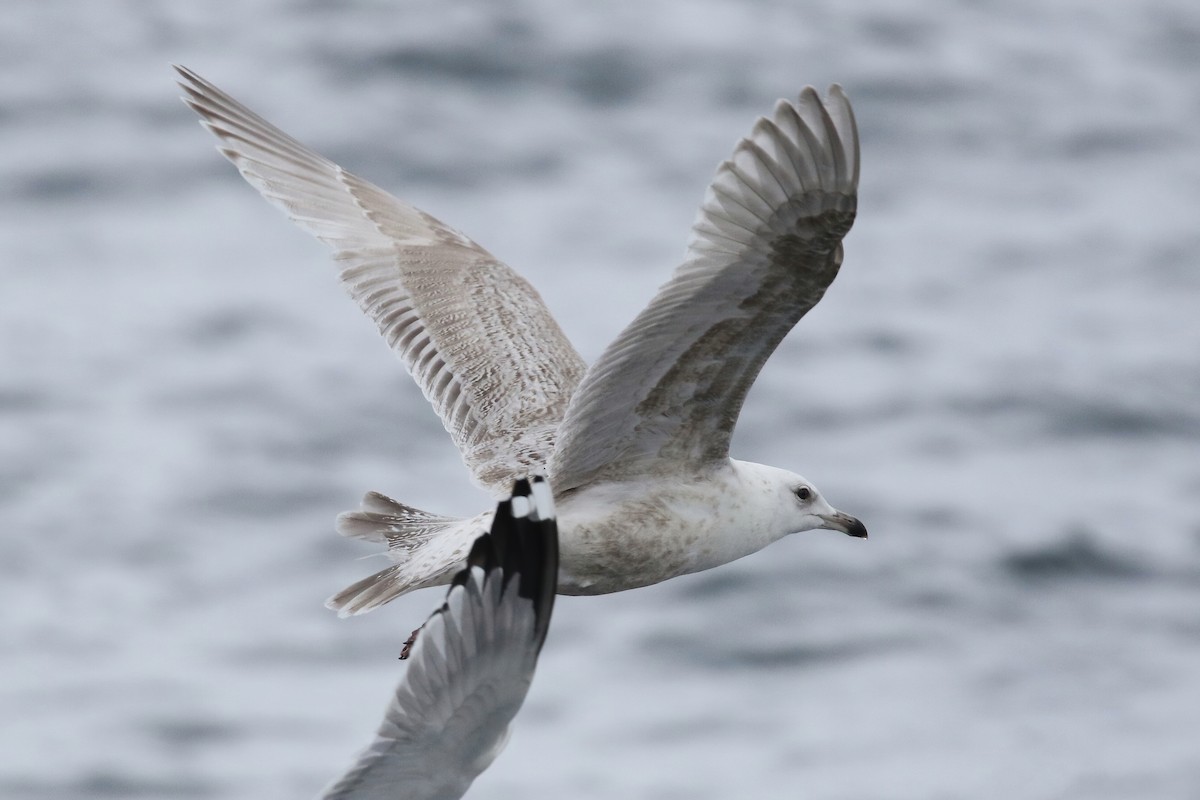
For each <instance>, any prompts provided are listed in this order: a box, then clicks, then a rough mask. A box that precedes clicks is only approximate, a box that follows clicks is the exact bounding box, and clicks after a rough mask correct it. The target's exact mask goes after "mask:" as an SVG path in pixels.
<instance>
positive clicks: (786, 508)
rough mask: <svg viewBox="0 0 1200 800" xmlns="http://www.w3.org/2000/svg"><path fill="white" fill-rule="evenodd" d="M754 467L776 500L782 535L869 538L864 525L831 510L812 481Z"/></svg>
mask: <svg viewBox="0 0 1200 800" xmlns="http://www.w3.org/2000/svg"><path fill="white" fill-rule="evenodd" d="M739 466H740V465H739ZM753 467H754V469H753V470H752V472H753V474H754V477H755V478H757V479H758V480H760V481H762V482H763V484H764V488H765V489H767V491H768V493H769V494H770V495H771V497H772V498H773V500H774V503H773V505H774V506H775V517H776V522H777V525H778V526H779V528H780V529H781V533H780V535H787V534H789V533H800V532H801V531H813V530H828V531H841V532H842V533H844V534H846V535H847V536H853V537H855V538H856V539H865V538H867V528H866V526H865V525H863V524H862V522H860V521H859V520H858V519H857V518H856V517H852V516H850V515H849V514H847V513H845V512H844V511H838V510H837V509H836V508H834V507H833V506H831V505H830V504H829V502H828V501H827V500H826V499H825V498H824V497H822V496H821V492H820V491H818V490H817V487H816V486H813V483H812V481H810V480H808V479H807V478H805V477H804V476H802V475H797V474H796V473H794V472H788V471H787V470H784V469H778V468H776V467H765V466H763V465H761V464H754V465H753Z"/></svg>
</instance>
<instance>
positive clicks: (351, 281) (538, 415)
mask: <svg viewBox="0 0 1200 800" xmlns="http://www.w3.org/2000/svg"><path fill="white" fill-rule="evenodd" d="M175 69H176V70H177V71H178V72H179V75H180V76H181V78H182V80H181V81H180V86H182V88H183V90H184V91H185V92H186V96H185V98H184V100H185V101H186V102H187V104H188V105H189V106H191V107H192V108H193V109H194V110H195V111H196V112H197V113H198V114H200V116H201V118H202V121H203V123H204V125H205V127H207V128H208V129H209V130H210V131H212V133H213V134H215V135H216V136H217V138H218V139H220V140H221V145H220V147H219V148H218V149H219V150H220V152H221V153H222V155H224V156H225V157H226V158H228V159H229V160H230V161H232V162H233V163H234V165H235V166H236V167H237V168H238V171H239V172H241V173H242V176H243V177H244V178H245V179H246V180H247V181H248V182H249V183H250V185H251V186H253V187H254V188H255V189H257V190H258V191H259V192H260V193H261V194H262V196H263V197H264V198H266V199H267V200H268V201H269V202H271V203H272V204H274V205H276V206H279V207H280V208H282V209H283V210H284V212H285V213H287V215H288V216H289V217H291V219H292V220H293V221H295V222H296V224H298V225H299V226H300V227H302V228H304V229H305V230H306V231H308V232H309V233H311V234H312V235H313V236H316V237H317V238H318V239H320V240H321V241H323V242H325V243H326V244H328V245H329V246H330V247H332V248H333V249H334V250H335V251H336V252H335V256H334V258H335V259H336V261H337V262H338V264H339V266H340V267H341V280H342V284H343V285H344V286H345V287H346V290H347V291H348V292H349V293H350V295H351V296H352V297H353V298H354V300H355V301H357V303H358V305H359V306H360V307H361V308H362V310H363V311H364V312H365V313H366V314H367V316H369V317H370V318H371V319H372V320H374V321H375V324H376V325H377V326H378V327H379V331H380V333H382V334H383V336H384V338H385V339H386V340H387V342H388V344H389V345H390V346H391V347H392V349H393V350H394V351H395V352H396V353H397V355H399V356H400V358H401V360H402V361H403V362H404V365H405V366H406V367H407V368H408V371H409V372H410V373H411V374H412V376H413V378H414V379H415V380H416V382H417V384H418V385H420V387H421V391H422V392H424V393H425V397H426V398H427V399H428V400H429V402H430V403H431V404H432V405H433V407H434V410H435V411H437V413H438V415H439V416H440V417H441V419H442V424H443V425H445V426H446V430H447V431H449V433H450V436H451V437H452V438H453V439H454V443H455V445H457V446H458V449H459V452H460V453H461V454H462V457H463V461H465V462H466V464H467V467H468V468H469V469H470V470H471V473H472V476H473V477H474V479H475V481H476V482H477V483H478V484H479V485H480V486H482V487H484V488H485V489H488V490H489V491H491V492H492V494H493V495H494V496H501V495H504V494H506V493H507V492H508V490H509V489H510V488H511V487H512V481H513V480H514V479H515V478H517V477H518V476H521V475H529V474H534V473H538V472H541V471H542V470H544V468H545V465H546V461H547V459H548V458H549V456H550V453H551V452H553V449H554V442H555V431H556V430H557V428H558V424H559V422H561V421H562V419H563V416H564V414H565V413H566V408H567V403H568V401H569V400H570V397H571V393H572V392H573V391H574V389H575V387H576V385H577V384H578V383H579V380H580V378H582V376H583V373H584V370H585V368H586V365H585V364H584V362H583V359H582V358H580V356H579V354H578V353H577V352H575V348H574V347H572V346H571V343H570V342H569V341H568V340H567V338H566V336H565V335H564V334H563V332H562V329H561V328H559V326H558V323H557V322H555V321H554V318H553V317H552V316H551V315H550V312H549V311H548V310H547V309H546V306H545V304H544V303H543V302H542V299H541V297H540V296H539V295H538V293H537V292H536V291H535V290H534V288H533V287H532V286H531V285H530V284H529V282H528V281H526V280H525V279H524V278H522V277H521V276H520V275H518V274H517V273H516V272H514V271H513V270H512V269H510V268H509V267H508V266H506V265H504V264H503V263H501V262H500V261H499V260H497V259H496V257H495V256H493V255H492V254H491V253H489V252H488V251H487V250H484V249H483V248H482V247H480V246H479V245H478V244H476V243H475V242H473V241H471V240H470V239H468V238H467V237H466V236H464V235H463V234H461V233H459V232H458V231H455V230H453V229H452V228H450V227H448V226H447V225H444V224H443V223H441V222H439V221H438V220H436V219H434V218H433V217H431V216H429V215H428V214H426V213H425V212H423V211H421V210H420V209H418V208H414V207H413V206H410V205H408V204H407V203H404V202H402V201H400V200H398V199H396V198H395V197H393V196H392V195H390V194H388V193H387V192H385V191H383V190H382V189H380V188H378V187H376V186H373V185H372V184H370V183H368V182H367V181H365V180H363V179H361V178H359V177H357V176H355V175H352V174H350V173H349V172H346V171H345V170H343V169H342V168H341V167H339V166H338V165H337V164H334V163H333V162H332V161H329V160H328V159H326V158H323V157H322V156H320V155H318V154H317V153H315V152H313V151H312V150H310V149H309V148H307V147H305V146H304V145H303V144H301V143H300V142H298V141H296V140H295V139H293V138H292V137H290V136H288V135H287V134H286V133H284V132H283V131H281V130H279V129H278V128H276V127H275V126H274V125H272V124H271V123H269V122H267V121H266V120H265V119H263V118H262V117H260V116H258V115H257V114H255V113H254V112H252V111H250V110H249V109H248V108H246V107H245V106H243V105H242V104H241V103H239V102H237V101H236V100H234V99H233V98H232V97H230V96H229V95H227V94H225V93H224V92H222V91H221V90H220V89H218V88H217V87H215V86H213V85H212V84H211V83H209V82H208V81H206V80H204V79H203V78H201V77H200V76H199V75H197V74H195V73H194V72H192V71H191V70H188V69H186V68H184V67H179V66H177V67H176V68H175Z"/></svg>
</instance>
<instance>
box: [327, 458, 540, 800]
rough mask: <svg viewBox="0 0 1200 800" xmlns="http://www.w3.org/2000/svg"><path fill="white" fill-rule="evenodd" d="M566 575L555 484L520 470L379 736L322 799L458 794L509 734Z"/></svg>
mask: <svg viewBox="0 0 1200 800" xmlns="http://www.w3.org/2000/svg"><path fill="white" fill-rule="evenodd" d="M557 575H558V528H557V526H556V525H555V522H554V502H553V499H552V498H551V496H550V487H549V485H548V484H547V483H546V482H545V480H544V479H542V478H534V479H533V480H532V485H531V483H530V481H527V480H518V481H517V482H516V485H515V486H514V488H513V496H512V498H511V499H510V500H504V501H501V502H500V504H499V505H498V506H497V509H496V515H495V517H494V519H493V520H492V529H491V532H490V533H485V534H483V535H482V536H480V537H479V538H478V539H476V540H475V544H474V545H473V546H472V547H471V552H470V554H469V555H468V556H467V565H466V567H464V568H463V569H462V570H461V571H460V572H459V573H458V574H457V575H455V577H454V580H453V581H452V584H451V587H450V592H449V594H448V595H447V596H446V602H445V603H444V604H442V607H441V608H439V609H438V610H437V611H435V612H434V613H433V616H431V617H430V618H429V620H428V621H427V622H426V623H425V624H424V625H423V626H421V628H420V630H419V632H418V634H414V637H415V641H414V642H413V645H412V649H411V651H409V653H408V658H409V663H408V670H407V671H406V672H405V673H404V678H403V680H402V681H401V682H400V685H399V686H397V687H396V692H395V694H394V695H393V696H392V700H391V702H390V703H389V704H388V708H387V712H386V713H385V715H384V718H383V723H382V724H381V725H380V726H379V732H378V733H376V734H375V739H374V741H372V742H371V744H370V745H369V746H368V747H367V748H366V749H365V750H364V751H363V752H362V754H361V755H360V756H359V757H358V760H357V761H356V762H355V763H354V765H353V766H351V767H350V769H349V770H347V771H346V774H345V775H343V776H342V777H341V778H339V779H338V780H336V781H335V782H334V783H333V784H332V785H331V786H330V787H329V788H328V789H327V790H326V791H325V794H323V795H322V798H323V800H382V799H383V798H395V797H404V798H407V800H453V798H457V797H462V796H463V794H464V793H465V792H466V791H467V789H468V788H469V787H470V785H471V782H472V781H474V780H475V778H476V777H478V776H479V774H480V773H481V772H483V771H484V770H485V769H487V767H488V765H490V764H491V763H492V761H493V760H494V759H495V758H496V756H497V755H499V754H500V751H501V750H503V749H504V745H505V744H506V743H507V742H508V733H509V724H510V723H511V722H512V720H513V717H515V716H516V714H517V711H518V710H519V709H520V708H521V704H522V703H523V702H524V701H525V695H526V694H527V693H528V692H529V684H530V682H531V681H532V680H533V670H534V667H536V666H537V659H538V653H540V652H541V649H542V643H543V642H544V641H545V640H546V629H547V627H548V626H549V624H550V611H551V609H552V608H553V606H554V593H555V581H556V580H557Z"/></svg>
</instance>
